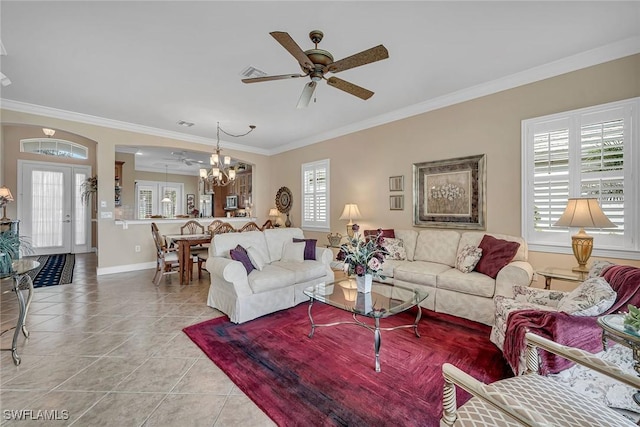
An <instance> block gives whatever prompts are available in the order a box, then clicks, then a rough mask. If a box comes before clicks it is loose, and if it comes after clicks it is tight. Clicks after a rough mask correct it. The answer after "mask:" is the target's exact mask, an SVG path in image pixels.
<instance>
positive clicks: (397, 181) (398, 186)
mask: <svg viewBox="0 0 640 427" xmlns="http://www.w3.org/2000/svg"><path fill="white" fill-rule="evenodd" d="M389 191H404V175H398V176H390V177H389Z"/></svg>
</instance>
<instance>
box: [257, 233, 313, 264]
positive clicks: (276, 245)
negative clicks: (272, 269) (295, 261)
mask: <svg viewBox="0 0 640 427" xmlns="http://www.w3.org/2000/svg"><path fill="white" fill-rule="evenodd" d="M262 233H264V237H265V241H266V244H267V247H268V248H269V250H268V253H269V262H274V261H280V258H282V249H283V248H284V242H291V241H292V240H293V238H294V237H295V238H296V239H304V234H303V233H302V230H301V229H299V228H268V229H266V230H264V231H263V232H262Z"/></svg>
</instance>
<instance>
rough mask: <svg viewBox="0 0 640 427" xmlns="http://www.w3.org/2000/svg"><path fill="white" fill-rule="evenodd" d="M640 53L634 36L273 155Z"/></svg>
mask: <svg viewBox="0 0 640 427" xmlns="http://www.w3.org/2000/svg"><path fill="white" fill-rule="evenodd" d="M637 53H640V36H638V37H631V38H628V39H624V40H621V41H619V42H616V43H612V44H609V45H606V46H602V47H598V48H595V49H591V50H588V51H585V52H581V53H578V54H576V55H572V56H568V57H566V58H563V59H559V60H557V61H553V62H549V63H547V64H543V65H540V66H538V67H534V68H530V69H528V70H525V71H522V72H520V73H515V74H511V75H508V76H505V77H501V78H499V79H496V80H493V81H490V82H486V83H482V84H479V85H476V86H472V87H470V88H466V89H462V90H459V91H457V92H452V93H449V94H447V95H443V96H440V97H437V98H433V99H429V100H427V101H424V102H421V103H418V104H414V105H410V106H408V107H405V108H401V109H398V110H395V111H391V112H389V113H385V114H382V115H379V116H376V117H372V118H369V119H367V120H363V121H361V122H357V123H352V124H350V125H347V126H343V127H341V128H337V129H333V130H330V131H328V132H323V133H320V134H316V135H312V136H310V137H308V138H304V139H300V140H298V141H293V142H290V143H288V144H285V145H281V146H279V147H275V148H274V149H273V150H271V153H270V154H279V153H283V152H285V151H289V150H294V149H296V148H302V147H305V146H307V145H312V144H316V143H318V142H322V141H326V140H329V139H332V138H337V137H339V136H343V135H347V134H350V133H354V132H358V131H361V130H364V129H369V128H372V127H375V126H380V125H383V124H386V123H390V122H394V121H397V120H401V119H405V118H407V117H411V116H416V115H418V114H423V113H427V112H429V111H433V110H438V109H440V108H444V107H448V106H451V105H455V104H459V103H461V102H465V101H470V100H472V99H475V98H480V97H482V96H486V95H491V94H494V93H497V92H501V91H504V90H507V89H513V88H515V87H518V86H523V85H526V84H529V83H533V82H537V81H540V80H544V79H548V78H550V77H555V76H559V75H561V74H566V73H569V72H572V71H577V70H580V69H583V68H587V67H591V66H594V65H598V64H602V63H605V62H609V61H613V60H616V59H620V58H624V57H626V56H630V55H635V54H637Z"/></svg>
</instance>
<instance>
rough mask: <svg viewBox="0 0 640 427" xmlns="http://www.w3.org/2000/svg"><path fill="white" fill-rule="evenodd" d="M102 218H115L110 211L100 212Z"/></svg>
mask: <svg viewBox="0 0 640 427" xmlns="http://www.w3.org/2000/svg"><path fill="white" fill-rule="evenodd" d="M100 218H102V219H109V218H113V212H111V211H108V212H100Z"/></svg>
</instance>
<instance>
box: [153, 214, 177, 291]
mask: <svg viewBox="0 0 640 427" xmlns="http://www.w3.org/2000/svg"><path fill="white" fill-rule="evenodd" d="M151 235H152V236H153V242H154V243H155V245H156V274H155V276H153V284H154V285H156V286H158V285H159V284H160V279H161V278H162V276H164V275H167V274H172V273H177V272H178V268H179V267H180V264H179V261H178V252H177V251H176V249H174V248H168V247H167V243H166V242H165V240H164V238H163V237H162V236H161V235H160V231H159V230H158V226H157V225H156V223H155V222H152V223H151Z"/></svg>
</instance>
